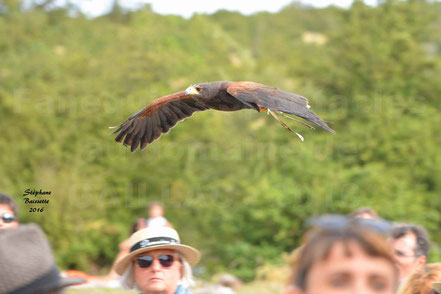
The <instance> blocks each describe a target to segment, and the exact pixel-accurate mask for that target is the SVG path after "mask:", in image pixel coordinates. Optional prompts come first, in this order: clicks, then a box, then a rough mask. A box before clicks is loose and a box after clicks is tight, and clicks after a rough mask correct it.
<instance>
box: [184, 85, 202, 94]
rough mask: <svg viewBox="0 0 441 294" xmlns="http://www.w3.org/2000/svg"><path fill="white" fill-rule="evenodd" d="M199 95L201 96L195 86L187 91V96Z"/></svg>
mask: <svg viewBox="0 0 441 294" xmlns="http://www.w3.org/2000/svg"><path fill="white" fill-rule="evenodd" d="M197 94H199V92H198V91H197V90H196V88H195V87H193V86H190V87H188V88H187V89H186V90H185V95H197Z"/></svg>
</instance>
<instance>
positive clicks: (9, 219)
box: [2, 213, 15, 223]
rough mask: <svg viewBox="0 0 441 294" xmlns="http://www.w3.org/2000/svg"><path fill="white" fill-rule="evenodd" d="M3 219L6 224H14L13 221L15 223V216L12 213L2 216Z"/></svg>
mask: <svg viewBox="0 0 441 294" xmlns="http://www.w3.org/2000/svg"><path fill="white" fill-rule="evenodd" d="M2 219H3V221H4V222H5V223H12V222H13V221H15V216H14V215H13V214H10V213H5V214H3V215H2Z"/></svg>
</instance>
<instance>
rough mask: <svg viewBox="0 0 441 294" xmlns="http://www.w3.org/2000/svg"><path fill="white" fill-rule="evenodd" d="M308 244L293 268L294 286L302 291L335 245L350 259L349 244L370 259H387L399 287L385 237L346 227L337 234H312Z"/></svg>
mask: <svg viewBox="0 0 441 294" xmlns="http://www.w3.org/2000/svg"><path fill="white" fill-rule="evenodd" d="M306 238H307V241H306V243H305V244H304V245H303V248H302V249H301V251H300V252H299V256H300V257H299V258H298V260H297V264H296V265H294V267H293V274H292V275H291V279H292V281H291V283H294V284H295V285H296V286H297V287H299V288H300V289H302V290H305V289H306V281H307V277H308V274H309V272H310V270H311V268H312V267H313V265H314V264H316V263H317V262H319V261H322V260H326V259H327V258H328V257H329V255H330V253H331V251H332V249H333V248H334V246H335V245H336V244H343V246H344V247H345V249H344V250H345V255H347V256H351V255H352V252H351V248H350V246H349V244H351V243H353V242H355V243H356V244H358V245H359V246H360V247H361V248H362V250H363V251H364V252H365V253H366V254H367V255H369V256H373V257H380V258H384V259H386V260H387V261H388V262H389V263H390V264H391V265H392V266H393V268H394V270H395V277H396V283H398V268H397V267H396V263H395V258H394V256H393V254H392V250H391V248H390V246H389V244H388V243H387V242H386V240H385V239H384V237H382V236H381V235H380V234H378V233H375V232H372V231H369V230H364V229H361V228H358V227H351V226H348V227H345V228H341V229H338V230H321V229H319V230H317V229H315V230H312V231H310V232H309V233H308V234H307V236H306Z"/></svg>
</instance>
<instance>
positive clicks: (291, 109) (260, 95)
mask: <svg viewBox="0 0 441 294" xmlns="http://www.w3.org/2000/svg"><path fill="white" fill-rule="evenodd" d="M227 92H228V93H229V94H230V95H232V96H233V97H235V98H237V99H239V100H240V101H241V102H243V103H245V104H247V105H252V106H253V107H254V108H255V109H260V108H259V107H264V108H267V109H270V110H277V111H281V112H284V113H289V114H294V115H297V116H299V117H301V118H304V119H306V120H307V121H310V122H312V123H314V124H316V125H318V126H320V127H322V128H324V129H325V130H327V131H329V132H331V133H335V131H334V130H333V129H331V128H330V127H328V125H327V124H326V123H325V122H324V121H323V120H322V119H321V118H320V117H318V116H317V115H316V114H315V113H314V112H312V111H311V110H309V105H308V99H306V98H305V97H302V96H300V95H297V94H293V93H289V92H286V91H282V90H279V89H278V88H274V87H270V86H266V85H262V84H258V83H254V82H232V83H230V84H229V85H228V87H227Z"/></svg>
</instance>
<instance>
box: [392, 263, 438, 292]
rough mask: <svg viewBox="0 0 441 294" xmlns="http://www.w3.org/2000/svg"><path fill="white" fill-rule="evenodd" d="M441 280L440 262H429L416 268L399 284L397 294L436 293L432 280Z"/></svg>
mask: <svg viewBox="0 0 441 294" xmlns="http://www.w3.org/2000/svg"><path fill="white" fill-rule="evenodd" d="M437 281H441V263H430V264H426V265H425V266H423V267H421V268H420V269H418V270H416V271H415V272H414V273H413V274H412V275H410V277H409V278H408V279H407V281H406V282H405V283H404V284H403V285H402V286H401V288H400V291H398V294H432V293H436V292H435V290H434V289H433V287H432V283H433V282H437Z"/></svg>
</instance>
